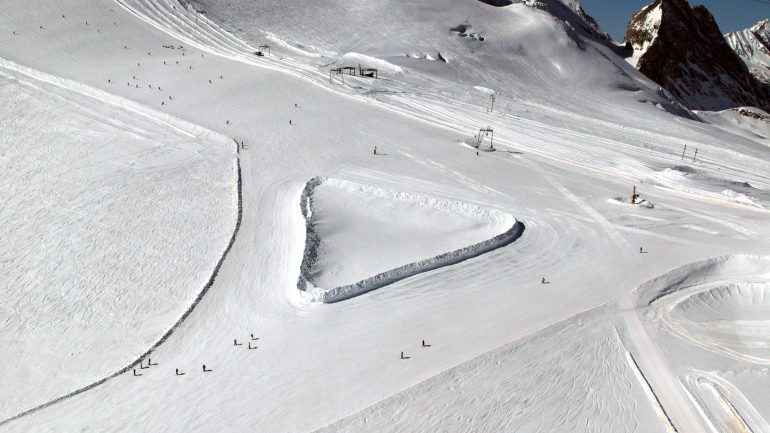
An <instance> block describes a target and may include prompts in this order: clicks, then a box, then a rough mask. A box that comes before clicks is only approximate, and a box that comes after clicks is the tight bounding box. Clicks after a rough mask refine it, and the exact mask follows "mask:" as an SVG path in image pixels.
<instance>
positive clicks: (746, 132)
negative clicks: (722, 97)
mask: <svg viewBox="0 0 770 433" xmlns="http://www.w3.org/2000/svg"><path fill="white" fill-rule="evenodd" d="M696 114H697V115H698V117H699V118H701V119H702V120H705V121H706V122H708V123H710V124H712V125H716V126H718V127H720V128H722V129H724V130H725V131H727V132H730V133H732V134H736V135H739V136H741V137H746V138H749V139H751V140H754V141H757V142H759V143H762V144H765V145H768V146H770V116H768V114H767V113H765V112H764V111H762V110H760V109H758V108H753V107H739V108H732V109H730V110H723V111H697V112H696Z"/></svg>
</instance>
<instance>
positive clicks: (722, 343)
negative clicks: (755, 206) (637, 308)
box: [638, 256, 770, 364]
mask: <svg viewBox="0 0 770 433" xmlns="http://www.w3.org/2000/svg"><path fill="white" fill-rule="evenodd" d="M638 293H639V294H640V300H641V301H642V304H644V303H648V305H649V306H650V310H651V313H652V316H653V317H654V318H655V320H656V321H657V322H659V323H660V324H661V326H663V327H664V328H666V329H667V330H669V331H670V332H671V333H673V334H674V335H677V336H678V337H680V338H682V339H684V340H687V341H689V342H691V343H694V344H697V345H699V346H701V347H703V348H706V349H708V350H711V351H714V352H717V353H721V354H724V355H727V356H731V357H733V358H736V359H740V360H744V361H749V362H754V363H759V364H770V258H768V257H757V256H731V257H721V258H716V259H710V260H706V261H704V262H698V263H694V264H690V265H687V266H684V267H682V268H679V269H677V270H674V271H671V272H669V273H667V274H665V275H664V276H662V277H659V278H658V279H656V280H653V281H652V282H650V283H647V284H645V285H644V286H642V287H641V288H640V289H639V291H638Z"/></svg>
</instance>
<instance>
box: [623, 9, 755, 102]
mask: <svg viewBox="0 0 770 433" xmlns="http://www.w3.org/2000/svg"><path fill="white" fill-rule="evenodd" d="M625 39H626V41H628V42H630V43H631V45H632V46H633V48H634V55H633V57H632V58H631V59H629V61H630V62H631V63H632V64H635V66H636V68H637V69H639V71H641V72H642V73H643V74H645V75H647V76H648V77H649V78H650V79H652V80H653V81H655V82H657V83H658V84H660V85H661V86H662V87H664V88H666V89H667V90H668V91H669V92H671V93H672V94H673V95H674V96H676V97H678V98H679V99H681V100H682V101H683V102H684V104H685V105H687V106H688V107H690V108H691V109H698V110H724V109H728V108H733V107H738V106H753V107H759V108H762V109H764V110H768V108H770V86H768V85H767V84H765V83H762V82H760V81H759V80H757V78H756V77H754V75H752V74H751V72H750V71H749V69H748V68H747V67H746V65H745V64H744V62H743V61H742V60H741V59H740V58H739V57H738V56H737V55H736V54H735V52H733V50H732V49H731V48H730V46H729V45H728V44H727V42H726V41H725V38H724V37H723V36H722V33H721V32H720V30H719V26H718V25H717V23H716V21H715V20H714V17H713V16H712V15H711V13H710V12H709V11H708V9H706V7H704V6H700V5H698V6H695V7H690V5H689V3H688V2H687V0H655V1H654V2H653V3H652V4H650V5H648V6H646V7H645V8H643V9H642V10H640V11H639V12H637V13H636V14H634V16H633V17H632V18H631V21H630V22H629V24H628V29H627V31H626V36H625Z"/></svg>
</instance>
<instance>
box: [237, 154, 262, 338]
mask: <svg viewBox="0 0 770 433" xmlns="http://www.w3.org/2000/svg"><path fill="white" fill-rule="evenodd" d="M241 146H243V141H241ZM251 339H252V340H259V337H257V338H254V334H251Z"/></svg>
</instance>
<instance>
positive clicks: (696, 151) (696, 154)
mask: <svg viewBox="0 0 770 433" xmlns="http://www.w3.org/2000/svg"><path fill="white" fill-rule="evenodd" d="M696 156H698V149H695V154H694V155H693V156H692V162H695V157H696Z"/></svg>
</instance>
